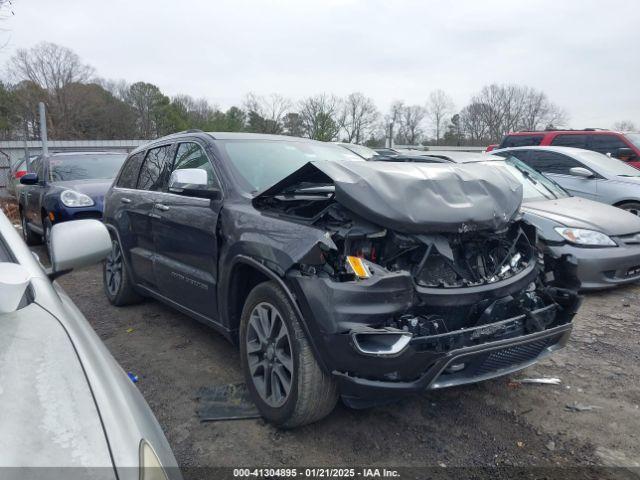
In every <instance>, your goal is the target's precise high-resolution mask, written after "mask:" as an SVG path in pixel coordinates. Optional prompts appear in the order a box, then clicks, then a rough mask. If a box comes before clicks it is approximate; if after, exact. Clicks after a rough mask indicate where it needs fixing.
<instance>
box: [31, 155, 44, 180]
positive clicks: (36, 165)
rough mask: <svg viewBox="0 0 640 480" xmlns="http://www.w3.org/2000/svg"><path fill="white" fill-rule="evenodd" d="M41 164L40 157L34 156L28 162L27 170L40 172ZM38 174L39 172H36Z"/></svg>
mask: <svg viewBox="0 0 640 480" xmlns="http://www.w3.org/2000/svg"><path fill="white" fill-rule="evenodd" d="M41 165H42V157H38V158H34V159H33V160H31V162H29V171H30V172H31V173H38V172H40V173H42V170H41V168H40V166H41ZM38 176H40V174H38Z"/></svg>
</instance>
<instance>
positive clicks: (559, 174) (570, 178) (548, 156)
mask: <svg viewBox="0 0 640 480" xmlns="http://www.w3.org/2000/svg"><path fill="white" fill-rule="evenodd" d="M521 160H523V161H524V162H525V163H527V164H528V165H529V166H530V167H532V168H535V169H536V170H538V171H539V172H542V173H543V174H544V175H545V176H547V177H549V178H551V179H552V180H555V181H556V182H557V183H558V184H559V185H560V186H562V187H563V188H565V189H566V190H568V191H569V192H570V193H571V194H572V195H577V196H578V197H584V198H590V199H592V200H597V199H598V187H597V186H598V174H597V173H595V172H593V170H591V169H590V168H588V167H587V166H586V165H584V164H583V163H582V162H579V161H578V160H576V159H574V158H571V157H568V156H566V155H562V154H560V153H556V152H549V151H544V150H532V151H530V152H529V157H528V158H526V159H524V158H523V159H521ZM574 167H582V168H586V169H587V170H590V171H591V172H592V173H593V174H594V176H593V177H591V178H585V177H580V176H577V175H572V174H571V169H572V168H574Z"/></svg>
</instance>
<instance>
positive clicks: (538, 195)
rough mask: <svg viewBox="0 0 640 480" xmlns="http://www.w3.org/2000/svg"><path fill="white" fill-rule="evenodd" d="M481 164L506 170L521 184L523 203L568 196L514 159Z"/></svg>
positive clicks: (552, 182)
mask: <svg viewBox="0 0 640 480" xmlns="http://www.w3.org/2000/svg"><path fill="white" fill-rule="evenodd" d="M482 163H483V164H484V165H487V166H490V167H493V168H501V169H503V170H507V171H508V172H509V173H510V174H511V175H513V176H514V177H516V179H518V181H520V183H521V184H522V200H523V201H525V202H534V201H536V200H555V199H557V198H565V197H569V196H570V195H569V194H568V193H567V192H566V191H565V190H564V189H563V188H562V187H561V186H560V185H558V184H557V183H555V182H554V181H552V180H550V179H548V178H547V177H545V176H544V175H542V174H541V173H540V172H538V171H537V170H534V169H533V168H531V167H529V166H528V165H527V164H526V163H524V162H522V161H520V160H518V159H517V158H516V157H507V158H505V160H504V162H501V161H495V160H494V161H487V162H482Z"/></svg>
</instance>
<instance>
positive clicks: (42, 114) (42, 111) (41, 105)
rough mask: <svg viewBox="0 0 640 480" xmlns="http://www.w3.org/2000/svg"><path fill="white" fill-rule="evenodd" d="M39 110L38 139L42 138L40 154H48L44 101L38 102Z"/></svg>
mask: <svg viewBox="0 0 640 480" xmlns="http://www.w3.org/2000/svg"><path fill="white" fill-rule="evenodd" d="M38 110H39V112H40V140H42V154H43V155H49V145H48V144H47V114H46V111H45V108H44V102H40V103H39V104H38Z"/></svg>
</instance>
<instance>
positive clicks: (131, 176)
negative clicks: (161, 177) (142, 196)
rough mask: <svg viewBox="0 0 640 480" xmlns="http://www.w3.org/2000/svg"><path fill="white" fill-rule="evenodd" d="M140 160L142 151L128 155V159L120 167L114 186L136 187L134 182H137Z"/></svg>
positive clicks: (142, 158)
mask: <svg viewBox="0 0 640 480" xmlns="http://www.w3.org/2000/svg"><path fill="white" fill-rule="evenodd" d="M142 160H144V152H139V153H136V154H135V155H131V156H130V157H129V159H128V160H127V161H126V163H125V164H124V166H123V167H122V171H121V172H120V176H119V177H118V182H117V183H116V187H120V188H136V184H137V183H138V173H140V166H141V165H142Z"/></svg>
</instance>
